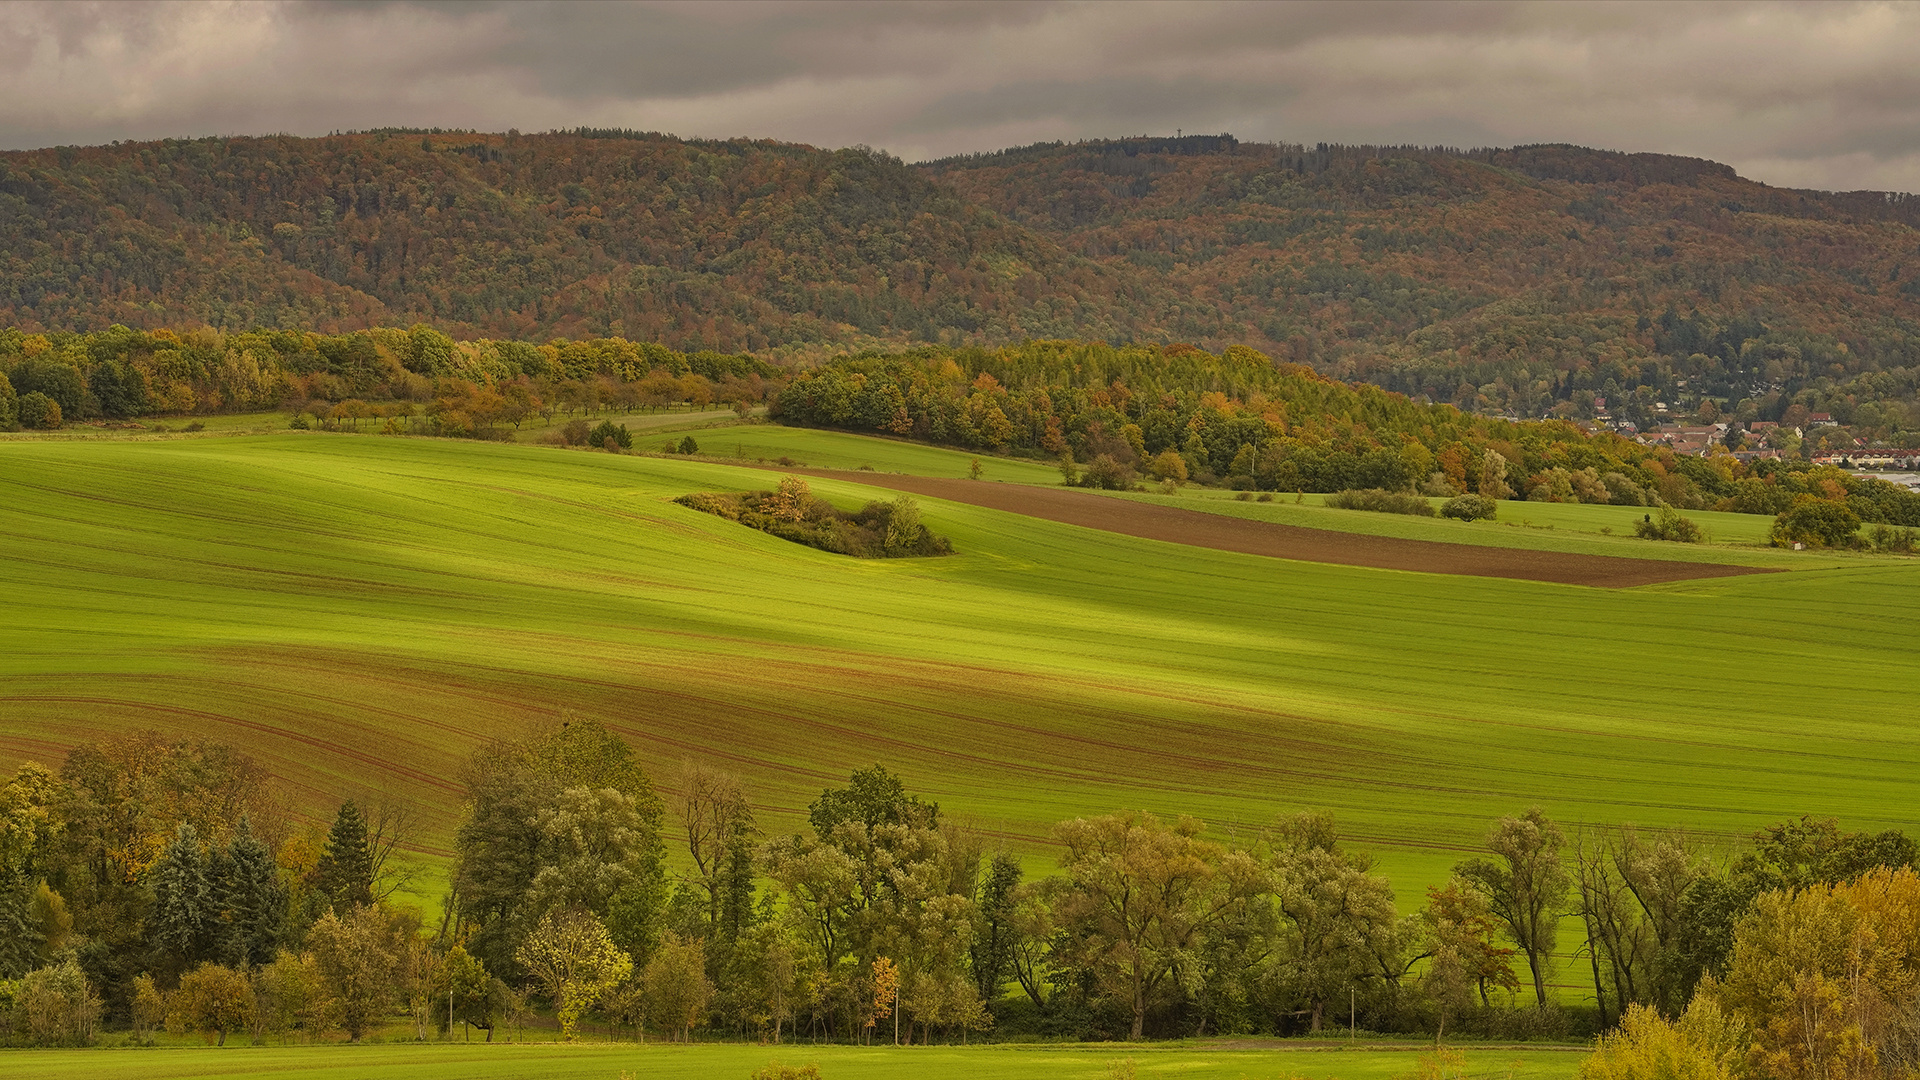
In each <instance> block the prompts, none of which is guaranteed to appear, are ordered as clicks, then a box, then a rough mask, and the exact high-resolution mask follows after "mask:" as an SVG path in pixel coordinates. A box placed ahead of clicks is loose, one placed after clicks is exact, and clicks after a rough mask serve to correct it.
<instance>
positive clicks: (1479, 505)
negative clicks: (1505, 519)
mask: <svg viewBox="0 0 1920 1080" xmlns="http://www.w3.org/2000/svg"><path fill="white" fill-rule="evenodd" d="M1440 516H1441V517H1450V518H1454V519H1456V520H1458V521H1492V520H1493V519H1494V518H1496V517H1499V516H1500V502H1499V500H1497V499H1489V498H1487V497H1486V496H1485V495H1473V494H1467V495H1455V496H1454V497H1453V498H1451V499H1448V500H1447V501H1446V502H1445V503H1443V504H1441V507H1440Z"/></svg>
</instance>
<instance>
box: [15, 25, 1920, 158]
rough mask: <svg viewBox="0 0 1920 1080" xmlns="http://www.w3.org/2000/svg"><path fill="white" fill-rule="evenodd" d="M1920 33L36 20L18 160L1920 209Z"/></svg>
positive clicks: (21, 90) (18, 35)
mask: <svg viewBox="0 0 1920 1080" xmlns="http://www.w3.org/2000/svg"><path fill="white" fill-rule="evenodd" d="M1916 55H1920V7H1916V6H1915V5H1911V4H1876V3H1838V4H1747V3H1711V4H1691V3H1667V4H1560V3H1555V4H1526V3H1520V4H1494V3H1464V4H1439V3H1378V4H1363V3H1335V4H1320V3H1304V4H1247V3H1209V2H1201V0H1188V2H1184V3H1125V4H1097V3H1065V4H1040V3H994V4H971V3H917V4H889V3H811V4H802V3H780V2H766V3H750V4H733V3H596V4H564V3H529V4H511V3H486V2H478V3H450V4H422V3H348V4H342V3H333V4H302V3H198V4H195V3H182V4H152V5H149V4H140V3H115V4H88V3H32V2H27V3H18V2H17V3H13V4H8V5H4V6H0V146H8V147H29V146H45V145H50V144H53V143H59V142H101V141H107V140H111V139H128V138H154V137H159V136H164V135H203V134H225V133H243V132H268V131H291V132H296V133H303V134H315V133H321V132H325V131H329V130H335V129H342V128H360V127H374V126H389V125H407V126H442V127H472V128H480V129H485V130H501V129H505V128H507V127H519V128H521V129H523V130H540V129H545V128H552V127H571V126H575V125H581V124H586V125H594V126H622V127H634V128H643V129H652V130H663V131H671V132H674V133H677V134H681V135H690V136H692V135H698V136H718V137H725V136H733V135H750V136H760V137H773V138H780V139H789V140H794V141H800V142H810V143H815V144H819V145H827V146H843V145H848V144H851V143H857V142H858V143H868V144H871V145H874V146H880V147H884V148H887V149H890V150H892V151H894V152H895V153H898V154H900V155H902V156H904V157H907V158H910V159H919V158H926V157H932V156H938V155H942V154H950V153H960V152H967V151H974V150H990V149H997V148H1000V147H1003V146H1009V145H1015V144H1019V143H1025V142H1033V141H1037V140H1043V139H1069V140H1071V139H1078V138H1092V137H1101V136H1112V135H1120V134H1138V133H1141V132H1170V131H1171V130H1172V129H1174V128H1184V129H1186V130H1187V131H1222V130H1227V131H1232V132H1233V133H1234V134H1236V135H1238V136H1240V137H1241V138H1243V139H1255V140H1284V141H1294V142H1316V141H1321V140H1326V141H1341V142H1393V143H1401V142H1415V143H1445V144H1451V145H1510V144H1513V143H1521V142H1540V141H1568V142H1578V143H1584V144H1587V145H1593V146H1603V147H1610V148H1616V149H1628V150H1655V151H1663V152H1668V153H1683V154H1694V155H1699V156H1704V157H1712V158H1715V159H1718V160H1721V161H1726V162H1728V163H1730V164H1732V165H1734V166H1735V167H1736V168H1738V169H1740V170H1741V171H1742V172H1743V173H1745V174H1746V175H1749V176H1753V177H1755V178H1757V179H1761V180H1766V181H1768V182H1771V183H1776V184H1787V185H1795V186H1812V187H1837V188H1860V187H1877V188H1898V189H1902V190H1916V189H1920V65H1916V64H1914V63H1913V60H1912V58H1913V57H1914V56H1916Z"/></svg>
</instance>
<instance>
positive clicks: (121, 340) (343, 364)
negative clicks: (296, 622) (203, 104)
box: [0, 325, 780, 438]
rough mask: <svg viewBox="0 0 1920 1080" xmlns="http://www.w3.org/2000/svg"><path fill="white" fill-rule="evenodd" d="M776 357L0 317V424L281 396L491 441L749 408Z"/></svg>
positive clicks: (397, 428) (130, 414) (266, 404)
mask: <svg viewBox="0 0 1920 1080" xmlns="http://www.w3.org/2000/svg"><path fill="white" fill-rule="evenodd" d="M779 378H780V369H778V368H775V367H774V366H773V365H771V364H768V363H766V362H765V361H762V360H758V359H755V358H754V357H751V356H744V355H735V354H725V353H716V352H694V353H682V352H678V351H676V350H673V349H668V348H665V347H664V346H660V345H656V344H651V343H645V342H631V341H626V340H624V339H621V338H594V339H589V340H585V341H566V340H556V341H551V342H548V343H546V344H543V345H533V344H528V343H526V342H520V341H492V340H477V341H454V340H453V339H452V338H449V337H447V336H446V335H445V334H442V333H441V332H440V331H438V330H435V329H433V328H432V327H430V326H424V325H416V326H414V327H412V328H411V329H407V330H401V329H388V328H383V329H375V330H362V331H356V332H354V333H350V334H339V335H326V334H316V333H310V332H305V331H292V330H286V331H256V332H250V333H241V334H222V333H219V332H216V331H213V330H208V329H200V330H190V331H186V332H184V333H175V332H173V331H170V330H155V331H151V332H146V331H136V330H129V329H127V328H126V327H123V326H116V327H113V328H111V329H108V330H103V331H98V332H96V333H89V334H53V335H42V334H22V333H20V332H19V331H18V330H0V429H11V428H13V427H16V426H18V427H27V428H58V427H60V426H61V425H62V424H64V423H67V422H70V421H74V420H82V419H105V420H107V421H120V422H127V421H132V420H135V419H137V418H140V417H149V416H192V415H205V414H212V413H222V412H249V411H259V410H269V409H283V408H284V409H287V410H290V411H292V412H293V413H294V414H295V415H296V417H298V418H299V420H298V423H300V424H302V425H307V424H308V423H309V421H307V420H306V419H305V417H306V416H307V415H311V416H312V417H313V420H312V421H311V423H312V424H313V425H318V426H323V427H326V428H328V429H334V430H352V431H358V430H360V425H361V423H362V422H364V421H369V420H371V421H372V422H373V423H374V424H375V425H376V427H375V430H385V431H387V432H389V433H398V432H403V431H404V432H406V433H410V434H424V435H445V436H453V437H469V438H490V437H499V436H500V434H501V433H502V432H503V431H504V430H506V429H507V428H509V427H511V428H514V429H517V428H519V427H520V425H521V424H523V423H525V422H526V421H527V420H529V419H531V418H532V417H535V416H540V417H543V418H545V419H548V420H551V419H552V417H553V416H554V414H555V413H556V412H563V413H566V414H568V415H572V414H575V413H581V414H585V413H593V412H599V411H601V410H603V409H607V408H620V409H625V410H628V411H631V410H634V409H638V408H660V407H663V406H666V405H669V404H679V403H682V402H685V403H688V404H691V405H694V406H696V407H699V406H705V405H708V404H710V403H715V402H718V403H722V404H729V405H734V406H736V407H737V408H740V409H743V410H744V409H746V408H748V407H750V406H751V405H754V404H757V403H759V402H760V401H762V400H764V399H765V398H766V397H767V395H768V394H769V393H770V392H771V391H772V390H773V389H774V387H775V386H777V384H778V381H779Z"/></svg>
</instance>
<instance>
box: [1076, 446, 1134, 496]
mask: <svg viewBox="0 0 1920 1080" xmlns="http://www.w3.org/2000/svg"><path fill="white" fill-rule="evenodd" d="M1078 483H1079V486H1080V487H1090V488H1101V489H1104V490H1106V491H1125V490H1127V489H1128V488H1131V487H1132V486H1133V466H1132V465H1129V464H1127V463H1126V462H1123V461H1116V460H1114V458H1113V457H1112V455H1109V454H1098V455H1096V456H1095V457H1094V459H1093V460H1092V461H1089V462H1087V471H1086V472H1085V473H1083V474H1081V476H1080V479H1079V482H1078Z"/></svg>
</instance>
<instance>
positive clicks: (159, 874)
mask: <svg viewBox="0 0 1920 1080" xmlns="http://www.w3.org/2000/svg"><path fill="white" fill-rule="evenodd" d="M208 870H209V867H208V864H207V856H206V853H205V852H203V851H201V850H200V836H199V834H198V833H196V832H195V831H194V828H193V826H192V825H189V824H187V823H185V822H182V823H181V824H180V827H179V828H178V829H177V830H175V831H174V834H173V839H172V840H171V841H169V842H168V844H167V850H166V851H165V852H164V853H163V854H162V855H161V856H160V860H159V861H158V862H156V863H154V864H153V870H152V876H151V878H150V879H149V880H150V882H151V884H152V887H153V917H152V922H151V924H150V925H151V927H152V940H153V944H154V948H156V949H157V950H159V952H160V954H161V956H162V957H163V958H164V959H165V960H167V961H171V962H172V963H173V964H174V965H176V966H177V967H178V968H179V969H181V970H184V969H186V968H189V967H192V966H193V965H194V964H195V963H196V962H198V961H199V960H201V959H202V958H203V954H204V953H205V951H206V949H207V945H208V939H209V937H210V936H211V934H212V932H213V930H214V929H215V923H216V920H217V919H218V912H217V910H216V905H215V896H214V892H213V887H212V885H211V883H210V882H209V881H208V877H209V874H208Z"/></svg>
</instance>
